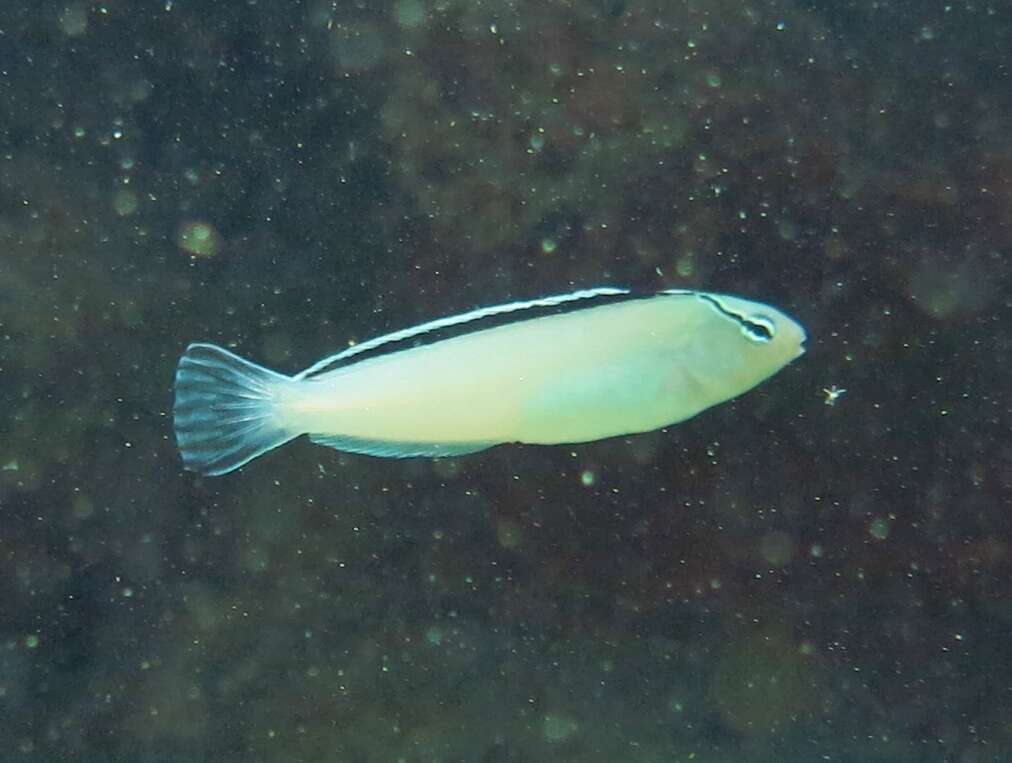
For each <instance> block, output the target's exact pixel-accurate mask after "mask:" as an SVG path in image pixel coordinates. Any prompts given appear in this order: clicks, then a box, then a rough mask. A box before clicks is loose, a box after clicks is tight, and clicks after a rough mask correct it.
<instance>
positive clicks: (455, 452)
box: [309, 434, 499, 458]
mask: <svg viewBox="0 0 1012 763" xmlns="http://www.w3.org/2000/svg"><path fill="white" fill-rule="evenodd" d="M309 439H310V440H312V441H313V442H315V443H316V444H317V445H325V446H327V447H328V448H334V449H336V450H343V451H347V452H348V453H363V454H365V455H367V456H379V457H381V458H450V457H453V456H463V455H466V454H468V453H477V452H478V451H481V450H485V449H487V448H491V447H493V446H495V445H499V443H497V442H451V443H446V442H397V441H393V440H369V439H367V438H364V437H345V436H343V435H323V434H310V435H309Z"/></svg>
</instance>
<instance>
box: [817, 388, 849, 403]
mask: <svg viewBox="0 0 1012 763" xmlns="http://www.w3.org/2000/svg"><path fill="white" fill-rule="evenodd" d="M846 391H847V390H845V389H843V388H842V387H837V386H836V385H835V384H830V385H829V387H823V388H822V394H824V395H825V396H826V400H825V403H826V405H836V401H837V400H839V399H840V398H841V397H842V396H843V394H844V393H845V392H846Z"/></svg>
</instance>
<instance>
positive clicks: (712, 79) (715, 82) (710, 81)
mask: <svg viewBox="0 0 1012 763" xmlns="http://www.w3.org/2000/svg"><path fill="white" fill-rule="evenodd" d="M720 83H721V80H720V75H719V74H718V73H717V72H710V73H709V74H707V75H706V84H707V85H709V86H710V87H713V88H717V87H720Z"/></svg>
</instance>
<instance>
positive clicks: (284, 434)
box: [172, 344, 298, 475]
mask: <svg viewBox="0 0 1012 763" xmlns="http://www.w3.org/2000/svg"><path fill="white" fill-rule="evenodd" d="M291 383H293V382H292V380H291V379H290V378H289V377H287V376H284V375H283V374H279V373H275V372H274V371H270V370H268V369H266V368H263V367H262V366H258V365H256V364H255V363H250V362H249V361H248V360H244V359H243V358H240V357H239V356H238V355H235V354H233V353H231V352H229V351H228V350H224V349H222V348H221V347H216V346H215V345H213V344H191V345H190V346H189V347H187V348H186V352H185V353H183V357H182V358H180V360H179V367H178V368H177V369H176V402H175V405H174V407H173V409H172V413H173V418H174V420H175V427H176V442H177V443H178V444H179V452H180V454H181V455H182V457H183V466H185V467H186V468H187V469H189V470H190V471H192V472H198V473H199V474H207V475H218V474H225V473H227V472H230V471H232V470H233V469H238V468H239V467H240V466H242V465H243V464H245V463H247V462H248V461H251V460H253V459H254V458H256V457H257V456H259V455H261V454H263V453H266V452H267V451H268V450H271V449H272V448H276V447H278V446H279V445H283V444H284V443H286V442H288V441H289V440H291V439H292V438H293V437H296V436H297V435H298V433H297V432H291V431H288V430H287V429H285V428H284V427H283V426H282V425H281V424H280V423H279V421H278V417H277V416H276V408H275V400H276V397H277V393H278V391H279V390H280V388H281V387H283V386H284V385H286V384H291Z"/></svg>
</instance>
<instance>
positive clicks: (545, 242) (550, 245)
mask: <svg viewBox="0 0 1012 763" xmlns="http://www.w3.org/2000/svg"><path fill="white" fill-rule="evenodd" d="M557 246H558V244H556V243H555V241H553V240H552V239H550V238H543V239H541V251H542V253H544V254H551V253H552V252H554V251H555V249H556V248H557Z"/></svg>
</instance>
